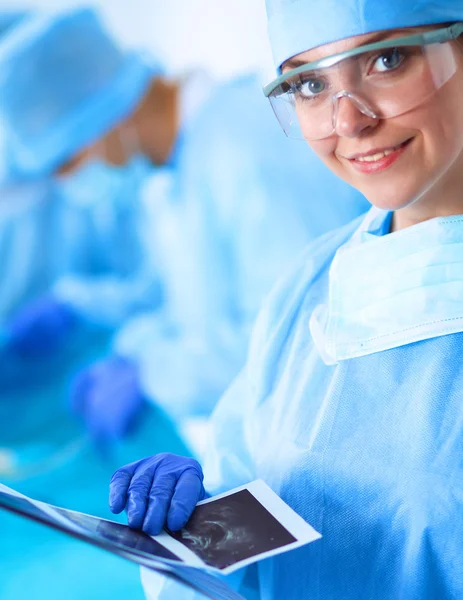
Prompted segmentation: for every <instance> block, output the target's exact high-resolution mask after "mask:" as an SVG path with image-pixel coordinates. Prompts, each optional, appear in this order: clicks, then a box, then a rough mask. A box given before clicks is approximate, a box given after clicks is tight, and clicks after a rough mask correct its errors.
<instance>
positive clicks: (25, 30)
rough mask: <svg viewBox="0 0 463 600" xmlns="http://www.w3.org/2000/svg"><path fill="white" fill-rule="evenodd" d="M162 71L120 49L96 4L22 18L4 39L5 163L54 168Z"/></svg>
mask: <svg viewBox="0 0 463 600" xmlns="http://www.w3.org/2000/svg"><path fill="white" fill-rule="evenodd" d="M157 72H159V69H158V68H157V67H156V66H155V65H153V64H148V62H147V61H146V60H144V58H142V56H141V55H139V54H137V53H135V52H122V50H121V49H120V48H119V47H118V46H117V45H116V43H115V42H114V40H113V39H112V38H111V37H110V36H109V34H108V33H107V32H106V31H105V29H104V27H103V25H102V22H101V20H100V18H99V16H98V14H97V13H96V12H95V11H94V10H92V9H89V8H84V9H82V8H81V9H75V10H71V11H66V12H58V13H54V14H41V15H39V16H32V17H31V18H28V19H26V20H24V21H23V22H22V23H21V24H20V25H18V26H17V27H16V28H15V29H14V31H13V32H12V33H10V34H8V36H6V38H5V39H4V41H3V42H0V123H1V126H2V128H3V132H2V135H3V136H4V139H5V142H4V154H5V157H4V160H5V161H7V162H8V169H7V170H10V171H13V172H14V177H15V178H18V177H26V178H27V177H30V176H43V175H48V174H50V173H51V172H53V171H54V170H55V169H56V168H57V167H59V166H60V165H61V164H62V163H63V162H65V161H66V160H68V159H69V158H71V157H72V156H73V155H74V154H75V153H76V152H78V151H80V150H81V149H83V148H84V147H85V146H87V145H88V144H90V143H93V142H94V141H96V140H97V139H98V138H100V137H101V136H102V135H104V134H105V133H107V132H108V131H110V130H111V129H112V128H113V127H114V126H115V125H116V124H117V123H118V122H119V121H121V120H123V119H124V118H126V117H127V116H129V115H130V114H131V113H132V112H133V110H134V109H135V108H136V106H137V104H138V103H139V101H140V100H141V98H142V97H143V95H144V94H145V92H146V90H147V88H148V86H149V83H150V81H151V79H152V77H153V76H154V75H155V74H156V73H157ZM0 170H1V169H0Z"/></svg>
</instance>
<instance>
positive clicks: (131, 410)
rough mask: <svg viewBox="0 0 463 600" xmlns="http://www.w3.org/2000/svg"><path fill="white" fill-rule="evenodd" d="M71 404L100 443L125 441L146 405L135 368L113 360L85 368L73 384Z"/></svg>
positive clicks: (116, 358)
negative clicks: (123, 439)
mask: <svg viewBox="0 0 463 600" xmlns="http://www.w3.org/2000/svg"><path fill="white" fill-rule="evenodd" d="M70 402H71V410H72V411H73V412H74V413H75V414H77V415H78V416H80V417H81V418H82V419H83V420H84V422H85V425H86V427H87V430H88V432H89V434H90V436H91V437H92V438H93V439H94V441H95V442H97V444H99V445H105V444H107V443H111V442H115V441H117V440H119V439H121V438H123V437H124V436H125V435H126V434H127V433H128V432H129V430H130V428H131V426H132V425H133V424H134V422H135V420H136V417H137V415H138V413H139V412H140V411H141V409H142V407H143V404H144V402H145V400H144V397H143V395H142V393H141V390H140V386H139V383H138V370H137V367H136V365H135V364H134V363H132V362H131V361H129V360H126V359H124V358H120V357H113V358H109V359H107V360H104V361H101V362H98V363H95V364H94V365H92V366H91V367H88V368H86V369H84V370H83V371H82V372H81V373H79V374H78V375H77V376H76V378H75V379H74V381H73V383H72V388H71V399H70Z"/></svg>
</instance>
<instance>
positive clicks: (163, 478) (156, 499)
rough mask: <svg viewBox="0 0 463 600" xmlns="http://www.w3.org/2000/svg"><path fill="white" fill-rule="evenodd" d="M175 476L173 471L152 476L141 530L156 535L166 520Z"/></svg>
mask: <svg viewBox="0 0 463 600" xmlns="http://www.w3.org/2000/svg"><path fill="white" fill-rule="evenodd" d="M176 483H177V477H176V476H175V475H174V474H173V473H166V474H161V475H158V476H155V477H154V480H153V484H152V486H151V491H150V495H149V505H148V510H147V511H146V515H145V520H144V521H143V531H144V532H145V533H147V534H149V535H158V534H159V533H161V531H162V528H163V527H164V524H165V522H166V520H167V513H168V511H169V508H170V502H171V500H172V496H173V495H174V492H175V485H176Z"/></svg>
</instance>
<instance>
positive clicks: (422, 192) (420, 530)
mask: <svg viewBox="0 0 463 600" xmlns="http://www.w3.org/2000/svg"><path fill="white" fill-rule="evenodd" d="M380 4H381V3H378V2H377V0H331V2H328V3H323V9H322V8H321V4H320V3H315V2H313V0H299V1H298V2H294V0H267V7H268V14H269V31H270V37H271V42H272V45H273V50H274V56H275V63H276V67H277V72H278V77H277V78H276V79H275V81H274V82H273V83H271V84H269V86H267V87H266V89H265V93H266V95H267V96H268V97H269V98H270V99H271V102H272V104H273V106H274V108H275V112H277V116H278V117H279V120H280V123H282V125H283V127H284V129H285V131H287V133H290V134H292V133H293V132H294V131H299V133H300V134H301V137H305V138H306V139H307V140H308V142H309V144H310V146H311V147H312V148H313V150H314V151H315V152H316V153H317V154H318V155H319V156H320V158H321V159H322V160H323V161H324V162H325V163H326V164H327V165H328V166H329V167H330V168H331V169H332V170H333V171H334V172H335V173H336V174H337V175H339V176H340V177H342V178H343V179H345V180H346V181H348V182H349V183H351V184H352V185H353V186H355V187H356V188H357V189H359V190H360V191H361V192H363V193H364V194H365V195H366V196H367V198H368V200H369V201H370V202H371V203H372V204H373V207H372V208H371V210H370V211H369V213H368V214H367V215H366V216H365V217H363V218H361V219H359V220H356V221H354V222H353V223H351V224H350V225H348V226H347V227H344V228H342V229H340V230H338V231H336V232H334V233H331V234H328V235H326V236H324V237H323V238H320V239H319V240H318V241H315V242H314V243H313V244H312V245H310V246H309V247H308V248H307V251H306V253H305V254H304V256H303V257H302V258H301V260H300V261H299V264H298V265H297V266H296V267H295V268H294V270H293V271H292V273H290V274H289V276H288V277H287V279H286V281H284V282H282V283H281V284H280V285H279V286H278V287H277V288H276V289H275V290H274V292H273V293H272V294H271V295H270V297H269V299H268V300H267V302H266V303H265V305H264V307H263V310H262V312H261V315H260V317H259V318H258V320H257V324H256V327H255V330H254V337H253V340H252V343H251V349H250V353H249V358H248V362H247V365H246V367H245V369H244V370H243V371H242V373H241V375H240V376H239V377H238V378H237V379H236V381H235V383H234V384H233V386H232V387H231V388H230V389H229V390H228V392H227V393H226V394H225V396H224V397H223V398H222V401H221V403H220V404H219V406H218V408H217V409H216V412H215V413H214V416H213V418H212V424H211V429H212V434H211V438H210V445H209V450H208V453H207V458H206V460H205V465H204V467H205V468H204V473H205V480H204V481H205V487H206V489H207V491H208V492H210V493H218V492H221V491H223V490H224V489H227V488H230V487H234V486H238V485H241V484H243V483H245V482H246V481H249V480H251V479H254V478H261V479H264V480H265V481H266V482H267V483H268V484H269V485H270V486H271V487H272V488H273V490H274V491H276V492H277V493H278V494H279V495H280V496H281V497H282V498H283V499H284V500H285V501H286V502H287V503H288V504H289V505H290V506H291V507H292V508H293V509H294V510H295V511H296V512H298V513H299V514H300V515H301V516H302V517H303V518H304V519H306V520H307V521H308V522H309V523H310V524H311V525H313V526H314V527H315V528H316V529H317V530H318V531H320V532H321V533H322V535H323V538H322V539H321V540H320V541H319V542H317V543H315V544H311V545H310V546H309V547H306V548H302V549H299V550H297V551H294V552H292V553H288V554H286V555H285V556H281V557H275V558H273V559H272V560H268V561H264V562H262V563H261V564H260V565H259V574H258V575H259V577H258V579H259V582H258V584H257V586H256V592H257V597H258V598H260V600H277V599H278V600H279V599H280V598H285V600H301V599H303V598H304V599H305V598H309V597H310V598H314V599H316V600H339V599H341V598H342V600H358V599H359V598H368V600H399V599H401V600H402V599H404V600H412V599H413V600H431V599H432V600H434V599H437V598H438V599H439V600H452V599H454V598H461V597H463V488H462V483H461V482H462V481H463V466H462V461H461V456H462V451H463V447H462V436H461V431H462V427H463V404H462V402H461V389H462V386H463V366H462V361H461V356H462V352H463V303H462V298H463V262H462V256H463V195H462V190H463V111H462V109H461V106H462V102H463V53H462V52H461V48H460V41H459V40H460V37H461V33H462V31H463V26H462V24H461V22H462V21H463V4H462V3H461V1H460V0H441V1H440V2H439V3H436V2H435V1H434V0H432V1H431V0H419V1H418V2H413V3H412V2H403V0H390V1H389V2H388V3H387V6H383V5H382V4H381V5H380ZM449 23H450V24H449ZM378 32H379V34H378ZM378 35H380V36H381V39H380V40H379V38H378ZM457 40H458V41H457ZM326 192H327V195H326V198H321V199H320V202H328V201H329V200H330V196H329V190H326ZM179 461H180V459H178V460H177V461H176V466H177V469H178V468H180V467H181V466H182V464H183V466H185V467H186V466H187V462H186V459H184V462H183V463H182V462H179ZM198 468H199V467H198ZM134 483H136V482H134ZM135 492H136V486H135V485H134V494H135ZM156 493H157V492H156V480H154V483H153V486H152V488H151V490H150V494H149V496H148V497H146V499H145V500H146V504H147V506H148V508H147V511H148V513H149V512H150V511H152V510H153V506H156V503H155V501H153V498H154V499H155V498H156ZM172 494H173V497H174V499H175V498H177V497H180V495H182V497H186V490H185V488H184V486H182V483H181V482H179V483H178V485H177V486H176V488H175V489H173V490H172ZM129 496H130V491H129ZM198 497H199V494H190V496H189V504H188V506H187V507H186V513H187V514H188V513H191V512H192V511H193V508H194V504H195V502H196V501H197V500H198ZM161 512H162V511H161ZM160 516H162V517H163V518H165V515H164V514H161V515H160V513H158V514H157V518H158V519H159V518H160ZM148 591H149V590H148ZM159 597H160V598H163V599H164V598H178V597H182V596H181V594H180V593H179V590H175V589H172V588H171V587H167V586H165V588H164V589H163V591H162V592H161V594H160V596H159Z"/></svg>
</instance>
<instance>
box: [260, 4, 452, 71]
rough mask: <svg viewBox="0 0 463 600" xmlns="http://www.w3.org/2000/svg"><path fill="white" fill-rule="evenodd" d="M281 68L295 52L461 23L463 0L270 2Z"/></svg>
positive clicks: (272, 34)
mask: <svg viewBox="0 0 463 600" xmlns="http://www.w3.org/2000/svg"><path fill="white" fill-rule="evenodd" d="M266 1H267V18H268V30H269V37H270V43H271V46H272V51H273V57H274V61H275V66H276V67H277V69H279V68H280V67H281V65H282V64H283V63H284V62H285V61H286V60H288V58H291V57H292V56H295V55H296V54H300V53H301V52H305V51H306V50H309V49H311V48H316V47H317V46H321V45H322V44H327V43H329V42H334V41H336V40H341V39H344V38H348V37H351V36H354V35H362V34H364V33H371V32H373V31H381V30H383V29H396V28H402V27H416V26H419V25H430V24H434V23H445V22H452V21H461V20H463V1H462V0H387V1H381V0H266Z"/></svg>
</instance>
